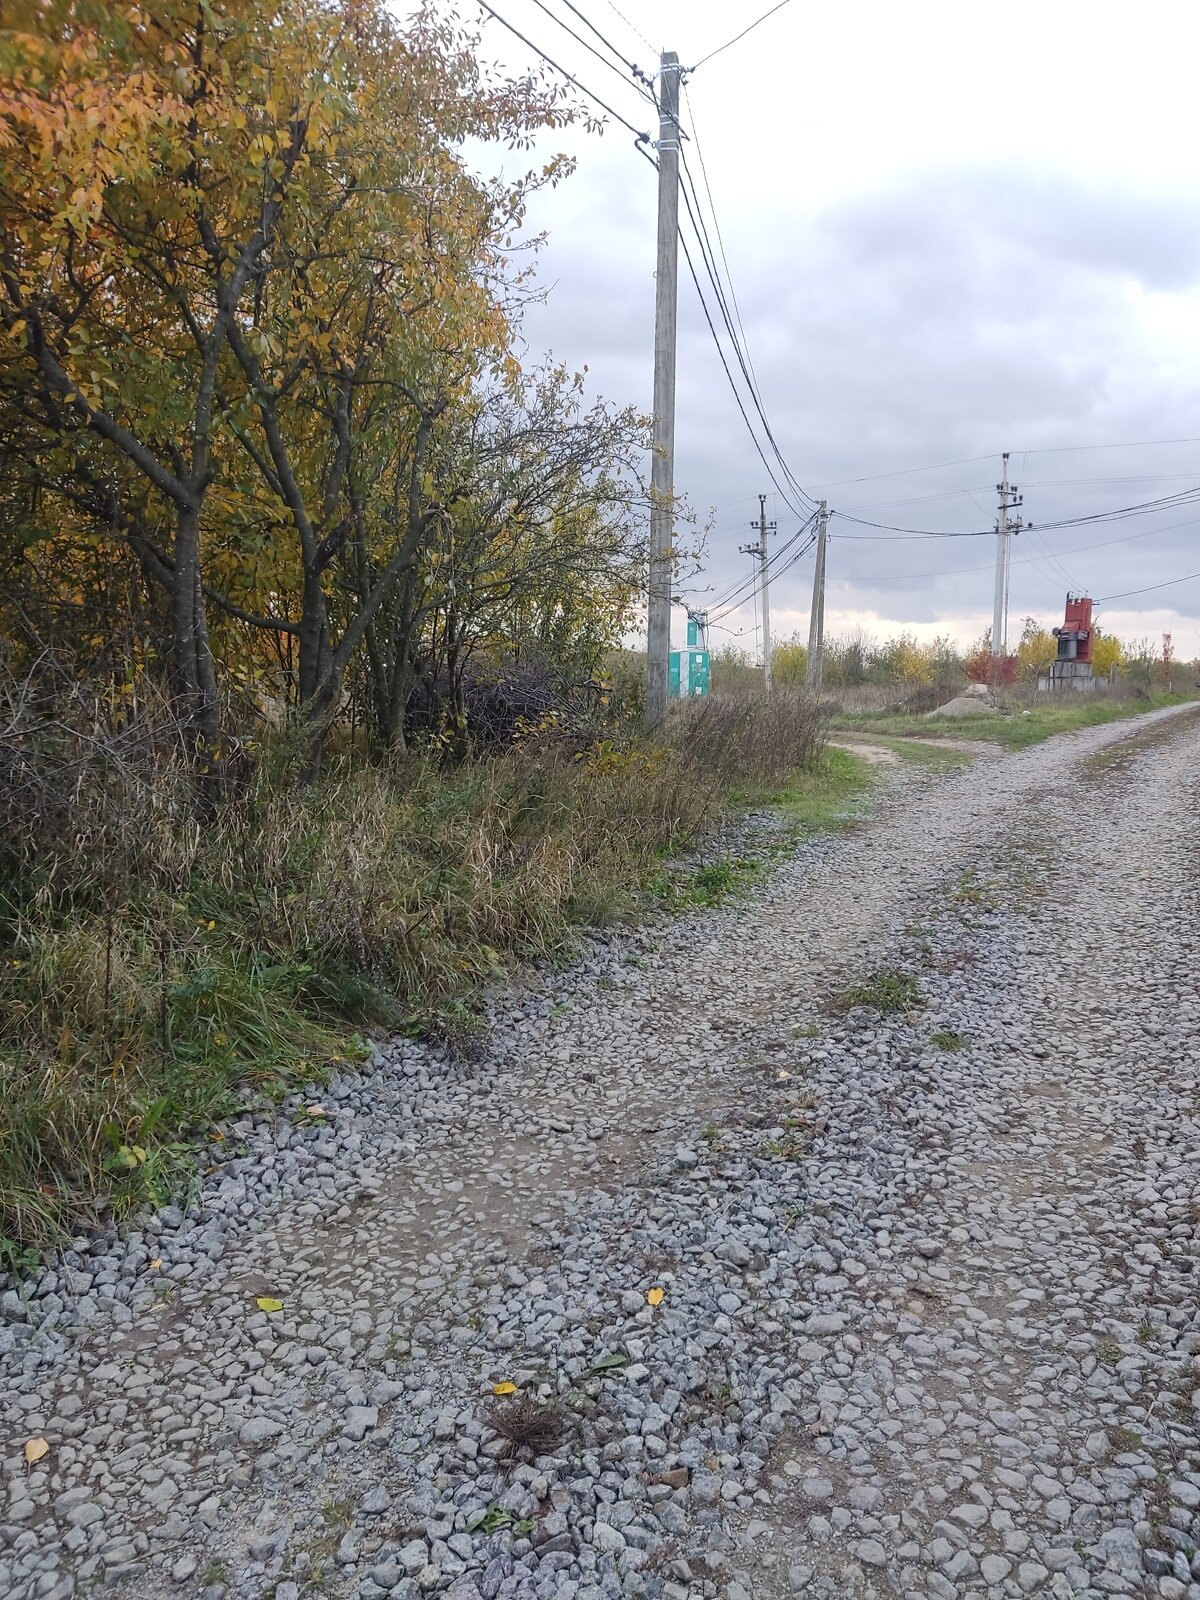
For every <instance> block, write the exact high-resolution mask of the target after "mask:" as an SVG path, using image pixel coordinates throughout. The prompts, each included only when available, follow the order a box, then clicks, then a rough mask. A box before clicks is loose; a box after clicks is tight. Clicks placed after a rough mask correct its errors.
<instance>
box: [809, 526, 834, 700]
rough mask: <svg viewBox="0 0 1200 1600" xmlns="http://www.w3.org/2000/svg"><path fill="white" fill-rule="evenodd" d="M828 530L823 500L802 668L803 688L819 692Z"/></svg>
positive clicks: (822, 664)
mask: <svg viewBox="0 0 1200 1600" xmlns="http://www.w3.org/2000/svg"><path fill="white" fill-rule="evenodd" d="M828 529H829V508H828V507H827V506H826V504H825V502H824V500H822V501H821V509H820V511H818V513H817V564H816V567H815V568H814V570H813V592H812V612H811V615H810V616H809V619H808V661H807V663H806V665H805V668H804V687H805V688H806V689H811V690H812V692H813V694H820V692H821V671H822V667H823V666H824V656H825V540H826V535H827V532H828Z"/></svg>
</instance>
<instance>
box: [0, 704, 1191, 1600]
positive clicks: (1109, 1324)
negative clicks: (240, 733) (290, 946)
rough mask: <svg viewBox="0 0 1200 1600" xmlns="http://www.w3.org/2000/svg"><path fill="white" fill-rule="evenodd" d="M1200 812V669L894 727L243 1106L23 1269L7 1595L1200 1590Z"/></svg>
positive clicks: (5, 1556) (0, 1579) (551, 1596)
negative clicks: (398, 1027)
mask: <svg viewBox="0 0 1200 1600" xmlns="http://www.w3.org/2000/svg"><path fill="white" fill-rule="evenodd" d="M1198 840H1200V717H1198V715H1197V713H1196V712H1195V711H1194V710H1183V711H1182V712H1168V713H1158V714H1152V715H1150V716H1147V717H1145V718H1143V719H1141V720H1140V721H1139V722H1138V723H1137V724H1136V725H1131V724H1123V725H1120V724H1118V725H1112V726H1109V727H1107V728H1095V729H1090V730H1088V731H1086V732H1083V733H1079V734H1073V735H1069V736H1063V737H1060V738H1059V739H1057V740H1055V741H1053V742H1051V743H1049V744H1046V745H1042V746H1039V747H1036V748H1034V749H1031V750H1028V751H1025V752H1021V753H1016V754H1011V755H1005V756H989V757H981V758H980V759H979V760H977V761H976V762H975V763H974V764H973V765H972V766H971V767H969V768H965V769H960V770H955V771H951V772H948V773H947V772H944V771H943V772H933V773H931V772H927V771H925V770H922V769H918V768H914V767H907V766H906V767H903V768H889V769H888V770H887V772H886V773H885V774H884V775H883V778H882V787H881V791H880V798H879V800H878V803H877V805H876V807H875V809H874V811H873V813H872V814H871V815H870V816H868V817H867V818H865V819H864V820H863V821H862V822H861V823H860V824H859V825H858V826H857V827H856V828H854V829H853V830H852V831H850V832H847V833H845V834H842V835H839V836H828V837H824V838H820V839H816V840H813V841H812V842H810V843H809V844H807V845H805V846H804V847H802V848H801V849H800V850H799V852H798V853H797V855H796V856H795V858H794V859H793V860H791V861H789V862H788V863H787V864H785V865H784V866H783V867H782V868H781V869H780V870H779V871H778V872H777V873H775V874H774V875H773V877H772V878H771V879H770V881H769V882H768V883H766V884H765V885H763V886H762V887H761V888H760V889H758V890H756V891H755V892H754V893H753V894H751V895H749V896H747V898H746V899H745V900H744V901H743V902H742V903H740V904H739V905H736V906H729V907H726V908H723V909H721V910H718V911H712V912H707V913H703V914H697V915H695V916H690V917H687V918H684V919H681V920H678V921H676V922H674V923H671V924H670V925H666V926H663V927H659V928H657V929H654V930H648V931H643V932H642V933H640V934H637V935H635V936H632V937H630V938H628V939H623V940H614V941H610V942H597V943H596V944H594V945H593V946H591V947H589V949H588V950H587V952H586V954H585V956H584V958H583V959H582V960H581V962H580V963H579V964H578V965H577V966H576V967H575V968H573V969H572V970H571V971H569V972H566V973H561V974H556V973H546V974H542V975H541V976H540V977H537V978H535V979H534V980H531V982H530V983H529V984H527V985H525V986H522V987H519V988H516V987H514V988H511V989H507V990H506V991H505V992H503V993H501V994H498V995H497V996H496V997H495V999H494V1002H493V1004H492V1007H491V1015H490V1022H489V1028H488V1031H487V1034H486V1037H485V1039H484V1040H483V1042H482V1044H481V1046H480V1047H479V1049H478V1050H476V1051H475V1052H473V1054H472V1056H471V1058H470V1059H464V1058H463V1057H462V1056H461V1055H460V1056H454V1055H451V1054H450V1053H448V1052H446V1051H445V1050H442V1049H437V1048H431V1047H428V1046H424V1045H419V1044H415V1043H411V1042H393V1043H390V1044H388V1045H387V1046H385V1047H383V1048H381V1049H380V1051H379V1052H378V1057H377V1060H376V1061H375V1062H374V1063H373V1065H372V1069H371V1070H370V1071H369V1072H364V1073H362V1074H361V1075H357V1074H354V1075H347V1076H346V1077H344V1078H342V1079H340V1080H339V1081H337V1082H336V1083H335V1084H334V1085H332V1086H331V1087H330V1088H329V1089H328V1090H326V1091H322V1096H321V1106H322V1108H323V1112H324V1114H323V1115H311V1116H310V1115H307V1114H305V1113H304V1112H303V1110H302V1108H301V1107H300V1106H296V1107H293V1108H291V1110H290V1112H289V1113H288V1114H285V1115H281V1116H279V1117H278V1118H276V1119H274V1120H271V1121H266V1120H263V1119H261V1118H256V1117H254V1116H252V1115H250V1114H247V1115H246V1116H245V1118H243V1119H242V1120H241V1121H240V1122H235V1123H233V1124H231V1125H230V1126H229V1127H228V1128H227V1129H226V1138H225V1140H224V1142H223V1143H221V1144H219V1145H215V1146H214V1157H213V1170H212V1171H211V1172H210V1173H209V1174H208V1176H207V1177H206V1178H205V1180H204V1183H203V1186H202V1189H201V1190H200V1192H199V1193H198V1194H197V1195H196V1197H194V1199H193V1201H192V1203H191V1204H190V1205H188V1206H187V1207H186V1211H185V1210H184V1209H177V1208H171V1207H168V1208H166V1209H164V1210H163V1211H162V1213H161V1214H160V1215H159V1216H158V1217H157V1218H156V1219H154V1220H153V1222H152V1223H150V1224H148V1225H147V1226H146V1228H145V1230H144V1231H143V1232H141V1233H135V1234H133V1235H131V1236H130V1237H129V1238H128V1239H127V1240H125V1241H124V1242H123V1243H121V1244H119V1245H113V1244H112V1243H111V1242H110V1243H107V1244H105V1243H103V1242H96V1243H90V1242H89V1241H87V1240H82V1239H81V1240H79V1241H77V1242H76V1248H75V1249H73V1250H69V1251H67V1252H65V1253H64V1254H63V1256H62V1258H61V1260H60V1261H59V1262H57V1263H56V1264H55V1266H54V1268H53V1270H50V1271H47V1272H46V1273H44V1274H43V1275H42V1277H41V1278H40V1279H39V1280H38V1281H37V1282H35V1283H34V1284H32V1285H26V1286H24V1288H23V1289H18V1288H16V1287H11V1286H10V1287H9V1288H8V1289H7V1290H5V1291H4V1292H3V1293H0V1449H2V1451H3V1478H4V1483H3V1490H2V1492H0V1595H3V1596H5V1597H11V1600H26V1597H30V1600H32V1597H39V1600H64V1597H66V1596H69V1595H73V1594H85V1593H89V1594H90V1593H92V1592H94V1591H97V1590H98V1591H101V1592H108V1590H109V1589H110V1588H111V1589H113V1590H116V1591H118V1592H123V1593H126V1594H129V1595H133V1596H137V1597H141V1596H146V1597H148V1600H163V1597H165V1596H177V1597H180V1600H185V1597H187V1600H190V1597H193V1596H203V1597H205V1600H267V1597H273V1600H300V1597H301V1596H305V1597H307V1596H310V1595H312V1596H316V1595H334V1596H346V1597H350V1596H353V1597H354V1600H380V1597H382V1596H385V1595H390V1596H393V1597H398V1600H420V1597H425V1596H432V1597H437V1596H446V1597H447V1600H534V1597H538V1600H609V1597H611V1600H618V1597H620V1596H642V1595H644V1596H647V1597H650V1600H701V1597H704V1600H786V1597H790V1596H792V1595H803V1596H829V1597H842V1596H856V1597H857V1596H862V1597H868V1596H893V1595H895V1596H903V1597H906V1600H919V1597H920V1600H923V1597H937V1600H956V1597H962V1600H992V1597H1009V1596H1012V1597H1016V1596H1021V1595H1049V1596H1076V1595H1082V1596H1087V1597H1099V1596H1104V1595H1112V1594H1127V1595H1137V1596H1155V1595H1161V1596H1163V1597H1164V1600H1185V1597H1186V1600H1200V1555H1198V1554H1197V1545H1198V1543H1200V1440H1198V1431H1200V1311H1198V1309H1197V1304H1196V1294H1197V1283H1196V1278H1197V1273H1198V1270H1200V1269H1198V1267H1197V1257H1198V1254H1200V1249H1198V1239H1200V1233H1198V1225H1200V1124H1198V1116H1200V1109H1198V1108H1200V1095H1198V1091H1200V976H1198V975H1200V931H1198V925H1197V891H1198V888H1200V861H1198V844H1197V841H1198ZM875 980H878V983H877V985H876V989H875V991H874V992H875V993H876V994H878V995H880V996H884V995H886V997H888V998H890V999H891V1000H894V1001H896V1002H898V1003H899V1005H900V1009H898V1010H894V1011H891V1012H888V1013H886V1014H881V1013H880V1012H879V1011H878V1010H876V1009H874V1008H873V1007H871V1006H869V1005H865V1004H860V1003H855V996H854V991H856V990H859V989H869V988H870V986H871V984H872V982H873V981H875ZM263 1298H266V1299H267V1301H268V1305H269V1306H270V1305H272V1304H273V1303H274V1302H280V1303H281V1305H280V1308H279V1309H277V1310H272V1309H262V1308H260V1306H259V1304H258V1302H259V1300H260V1299H263ZM510 1384H511V1385H516V1386H517V1400H518V1401H520V1400H521V1399H523V1398H524V1399H530V1398H532V1399H534V1400H538V1399H540V1400H543V1401H545V1402H547V1404H548V1406H549V1407H550V1410H549V1415H548V1418H547V1419H546V1428H547V1429H548V1432H547V1434H546V1436H545V1438H544V1439H543V1441H542V1448H543V1449H544V1450H545V1451H546V1453H544V1454H540V1455H536V1456H532V1458H530V1457H531V1452H530V1451H529V1450H524V1451H519V1452H518V1453H517V1454H516V1456H515V1457H506V1454H505V1452H506V1450H509V1449H510V1448H511V1446H510V1441H509V1440H508V1439H507V1438H506V1437H505V1432H506V1431H507V1432H508V1433H513V1434H519V1433H520V1428H519V1426H518V1425H517V1421H514V1419H513V1417H512V1414H511V1413H512V1408H513V1405H514V1401H512V1400H497V1399H495V1397H494V1396H493V1389H494V1387H495V1386H496V1385H502V1386H506V1385H510ZM518 1420H519V1419H518ZM496 1423H498V1424H500V1425H501V1431H497V1428H496V1427H495V1426H493V1424H496ZM554 1435H557V1437H554ZM31 1439H45V1440H46V1441H47V1443H48V1445H49V1451H48V1453H47V1454H46V1455H45V1456H44V1457H43V1458H42V1459H41V1460H38V1461H36V1462H35V1463H33V1464H28V1463H27V1462H26V1460H25V1457H24V1447H25V1444H26V1442H27V1441H28V1440H31Z"/></svg>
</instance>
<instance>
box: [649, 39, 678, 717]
mask: <svg viewBox="0 0 1200 1600" xmlns="http://www.w3.org/2000/svg"><path fill="white" fill-rule="evenodd" d="M659 65H660V71H659V95H658V104H659V122H658V147H657V148H658V273H657V276H656V281H655V293H654V456H653V460H652V462H651V466H650V572H649V606H648V616H647V631H646V723H647V726H649V727H651V728H658V727H661V726H662V725H663V723H665V722H666V720H667V703H668V699H669V694H670V688H669V681H670V667H671V561H672V557H671V550H672V545H673V543H674V538H675V511H674V495H675V344H676V314H677V310H678V298H679V76H680V69H679V57H678V55H677V54H676V53H675V51H674V50H664V51H663V53H662V57H661V60H660V63H659Z"/></svg>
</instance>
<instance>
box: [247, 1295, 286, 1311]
mask: <svg viewBox="0 0 1200 1600" xmlns="http://www.w3.org/2000/svg"><path fill="white" fill-rule="evenodd" d="M254 1304H255V1305H256V1306H257V1307H258V1309H259V1310H260V1311H282V1310H283V1301H282V1300H276V1299H275V1298H274V1296H273V1295H269V1294H260V1295H259V1297H258V1299H257V1300H256V1301H255V1302H254Z"/></svg>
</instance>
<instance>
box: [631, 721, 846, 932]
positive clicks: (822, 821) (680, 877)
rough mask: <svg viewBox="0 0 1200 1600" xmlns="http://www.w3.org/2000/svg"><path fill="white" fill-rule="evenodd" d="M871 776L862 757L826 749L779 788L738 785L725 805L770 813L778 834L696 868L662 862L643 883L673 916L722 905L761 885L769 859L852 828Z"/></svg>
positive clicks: (732, 808)
mask: <svg viewBox="0 0 1200 1600" xmlns="http://www.w3.org/2000/svg"><path fill="white" fill-rule="evenodd" d="M873 776H874V774H873V771H872V768H871V766H870V763H869V762H866V761H864V760H863V759H862V757H861V756H856V755H854V754H853V753H852V752H849V751H846V750H839V749H837V748H835V747H833V746H826V747H825V749H824V750H823V751H822V752H821V754H820V755H819V756H816V757H814V758H813V760H812V761H811V762H810V763H809V764H808V765H807V766H806V767H804V768H801V769H797V770H795V771H792V772H790V773H789V774H788V775H787V781H786V782H785V783H783V784H774V785H771V784H762V783H759V784H751V785H745V784H738V785H736V786H735V787H734V788H733V789H732V790H731V791H730V792H729V794H728V796H727V800H726V803H727V805H728V807H729V808H730V809H731V810H732V811H741V812H745V811H751V810H757V811H762V810H769V811H772V812H774V813H775V814H776V816H777V817H778V820H779V823H780V827H779V829H778V832H776V833H775V834H773V835H768V836H767V838H766V840H765V841H764V842H763V843H762V844H761V845H760V846H759V847H758V853H756V854H743V855H728V856H719V857H717V858H716V859H715V860H712V861H706V862H703V863H701V864H699V865H687V866H678V865H675V864H672V863H668V862H664V863H663V864H662V865H660V867H659V868H658V869H657V870H656V871H654V872H653V873H652V874H651V875H650V877H649V878H648V879H647V881H646V890H647V892H648V894H649V896H650V898H651V901H652V903H653V904H654V905H655V906H656V907H657V908H659V909H661V910H666V911H672V912H681V911H689V910H698V909H701V908H705V907H711V906H719V905H724V904H725V903H726V901H728V900H729V899H731V898H732V897H734V896H736V895H738V894H739V893H741V892H742V891H744V890H746V889H748V888H750V887H751V885H753V884H755V883H758V882H760V881H761V879H762V878H763V877H764V876H765V875H766V873H767V871H768V870H769V867H770V864H771V862H772V861H773V860H776V859H778V858H779V857H781V856H784V855H786V854H787V853H788V852H789V851H791V850H792V849H793V848H794V847H795V846H796V845H797V844H798V843H800V841H801V840H803V839H805V838H807V837H808V836H809V835H810V834H812V833H818V832H831V831H832V832H836V831H838V830H840V829H843V828H847V827H851V826H853V824H854V822H855V820H856V816H857V809H856V807H855V805H854V802H855V801H856V800H857V799H858V798H859V797H860V796H862V795H863V794H864V793H865V792H866V791H867V790H868V789H869V788H870V786H871V783H872V780H873Z"/></svg>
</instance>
